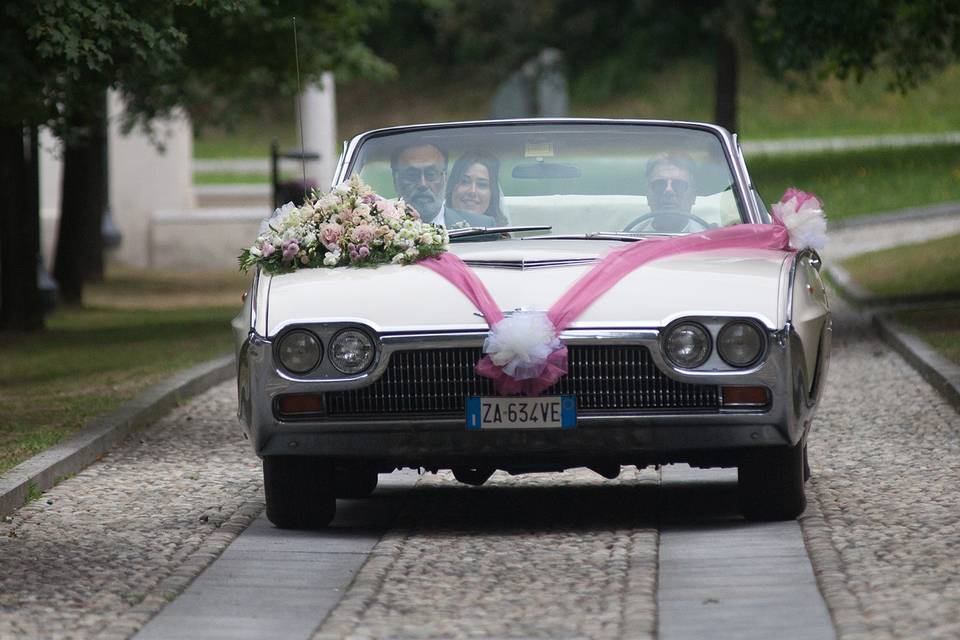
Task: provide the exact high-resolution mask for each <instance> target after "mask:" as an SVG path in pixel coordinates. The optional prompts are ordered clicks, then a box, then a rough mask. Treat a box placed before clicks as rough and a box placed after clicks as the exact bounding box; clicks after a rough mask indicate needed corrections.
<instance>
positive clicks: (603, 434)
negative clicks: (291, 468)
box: [238, 326, 819, 466]
mask: <svg viewBox="0 0 960 640" xmlns="http://www.w3.org/2000/svg"><path fill="white" fill-rule="evenodd" d="M484 336H485V333H457V334H438V335H388V336H381V338H380V340H381V347H382V352H381V354H380V357H379V360H378V361H377V363H376V364H375V365H374V367H373V369H372V370H371V371H370V373H368V374H366V375H362V376H358V377H355V378H342V379H333V380H310V379H294V378H291V377H290V376H289V375H287V374H284V373H281V372H280V371H278V368H277V367H276V366H275V363H274V355H273V344H272V343H271V342H270V341H269V340H266V339H264V338H262V337H260V336H257V335H255V334H250V336H249V337H248V339H247V340H246V342H245V343H244V344H243V347H242V349H241V350H240V356H239V363H238V365H239V366H238V393H239V411H238V413H239V416H240V419H241V422H242V423H243V426H244V429H245V431H246V433H247V435H248V437H249V438H250V440H251V442H252V444H253V447H254V451H255V452H256V453H257V455H260V456H268V455H316V456H330V457H337V458H364V459H377V460H380V461H384V462H387V463H390V464H397V465H405V466H444V465H445V464H450V463H451V462H452V461H456V463H458V464H464V463H467V462H468V461H471V460H476V461H480V460H483V461H488V462H490V461H505V460H518V461H521V460H522V461H532V460H543V461H548V460H549V461H572V462H576V461H578V460H580V461H584V463H585V462H586V461H594V460H598V459H603V460H608V461H620V462H621V463H622V464H637V463H641V462H642V463H643V464H652V463H667V462H679V461H697V460H701V459H704V460H706V462H708V463H710V464H735V463H736V462H735V458H736V455H737V452H738V451H743V450H747V449H751V448H756V447H768V446H784V445H792V444H795V443H796V442H798V441H799V440H800V438H801V437H802V436H803V433H804V430H805V429H806V428H807V426H808V424H809V414H810V412H811V411H812V407H813V406H814V405H815V395H816V394H817V393H818V391H819V390H818V389H815V390H814V394H812V396H813V397H811V396H808V394H806V393H805V392H804V391H803V390H802V376H801V375H800V374H799V371H798V369H797V365H796V364H795V363H797V362H801V361H802V360H803V359H802V357H800V356H802V354H800V353H798V352H797V350H798V349H799V348H800V346H799V340H798V339H797V337H796V334H795V333H794V332H793V331H792V329H791V328H790V327H789V326H788V327H786V328H784V329H782V330H780V331H776V332H771V333H770V334H769V338H768V339H769V342H768V350H767V355H766V357H765V358H764V360H763V361H762V362H761V364H759V365H758V366H756V367H753V368H751V369H746V370H738V371H719V372H718V371H678V370H676V369H674V368H673V367H671V366H670V365H668V364H667V362H666V361H665V359H664V358H663V356H662V355H661V354H660V350H659V346H658V331H656V330H629V331H591V330H584V329H578V330H572V331H567V332H564V334H563V336H562V338H563V340H564V342H565V343H566V344H568V345H577V344H598V343H599V344H613V345H616V344H623V345H643V346H646V347H647V348H648V350H649V353H650V355H651V357H652V359H653V361H654V363H655V365H656V367H657V369H658V370H659V371H660V372H662V373H663V374H665V375H666V376H667V377H669V378H671V379H673V380H677V381H679V382H687V383H695V384H702V385H750V386H765V387H767V388H768V389H770V391H771V402H770V405H769V406H768V407H767V408H765V409H763V410H758V409H736V408H720V409H715V410H712V411H709V412H677V411H670V412H661V413H656V412H648V411H644V412H636V413H633V414H631V413H625V412H622V411H620V412H615V413H611V414H610V415H603V414H602V413H601V414H597V412H593V413H592V414H591V415H579V416H578V424H577V427H576V428H575V429H564V430H559V429H558V430H509V431H508V430H500V431H492V432H476V431H470V432H468V431H467V430H466V417H465V416H461V417H449V416H445V417H429V416H427V417H424V416H411V417H407V418H403V417H391V416H384V417H382V418H380V417H363V418H358V419H343V418H342V417H341V418H325V419H322V420H297V421H284V420H280V419H278V418H277V416H276V415H275V413H274V399H275V398H276V397H277V396H278V395H280V394H284V393H317V392H328V391H340V390H345V389H354V388H360V387H363V386H366V385H370V384H371V383H372V382H373V381H375V380H376V379H378V378H379V377H380V376H382V375H383V374H384V371H385V369H386V366H387V362H388V360H389V358H390V356H391V355H392V354H393V353H395V352H398V351H405V350H414V349H430V348H444V347H456V346H468V347H475V346H478V345H481V344H482V342H483V338H484ZM795 352H797V353H795ZM798 377H799V378H800V380H798ZM804 398H807V401H804ZM731 460H733V462H730V461H731Z"/></svg>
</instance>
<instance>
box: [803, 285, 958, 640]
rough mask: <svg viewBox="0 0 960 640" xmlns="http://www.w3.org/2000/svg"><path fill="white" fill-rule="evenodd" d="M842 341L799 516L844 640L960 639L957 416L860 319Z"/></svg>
mask: <svg viewBox="0 0 960 640" xmlns="http://www.w3.org/2000/svg"><path fill="white" fill-rule="evenodd" d="M834 313H835V323H836V326H837V333H836V334H835V335H836V337H835V339H834V345H833V359H832V361H831V371H830V374H829V380H828V384H827V390H826V393H825V397H824V401H823V404H822V405H821V407H820V411H819V414H818V418H817V421H816V422H815V426H814V428H815V430H816V433H815V437H813V438H811V440H810V462H811V466H812V468H813V478H812V480H811V482H810V483H809V484H808V485H807V487H808V488H807V490H808V493H809V494H810V497H811V498H812V500H811V503H810V506H809V507H808V508H807V512H806V514H805V515H804V516H803V518H802V519H801V524H802V525H803V528H804V533H805V536H806V538H807V546H808V548H809V549H810V551H811V558H812V560H813V565H814V569H815V571H817V572H818V577H819V579H820V585H821V591H822V592H823V593H824V596H825V598H826V600H827V603H828V605H829V606H830V607H831V609H832V611H833V615H834V621H835V623H836V625H837V627H838V631H839V632H840V634H841V636H842V637H844V638H958V637H960V492H958V491H960V416H958V414H957V412H956V411H954V409H953V408H952V407H951V406H950V405H949V404H947V403H946V401H944V400H943V398H941V397H940V395H939V394H938V393H937V392H936V391H935V390H934V389H933V388H932V387H931V386H930V385H928V384H927V383H926V382H924V381H923V379H922V378H921V377H920V376H919V374H917V372H916V371H914V370H913V369H912V368H911V367H910V366H909V365H908V364H907V363H906V362H905V361H904V360H903V359H902V358H901V357H900V356H899V355H897V354H896V353H895V352H893V351H892V350H891V349H889V348H888V347H886V346H885V345H883V344H882V343H880V342H879V341H878V340H877V339H876V338H875V337H874V334H873V331H872V330H871V328H870V327H869V325H868V323H867V320H866V319H865V318H864V317H862V316H857V315H854V314H853V313H851V312H850V310H849V309H848V308H847V307H845V305H842V304H839V303H836V302H835V304H834Z"/></svg>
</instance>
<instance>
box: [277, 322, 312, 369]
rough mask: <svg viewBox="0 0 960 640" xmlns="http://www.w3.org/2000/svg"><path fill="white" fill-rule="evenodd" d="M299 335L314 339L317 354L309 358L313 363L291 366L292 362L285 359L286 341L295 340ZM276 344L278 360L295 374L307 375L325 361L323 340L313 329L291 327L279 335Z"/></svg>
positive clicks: (310, 339)
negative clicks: (298, 366)
mask: <svg viewBox="0 0 960 640" xmlns="http://www.w3.org/2000/svg"><path fill="white" fill-rule="evenodd" d="M299 336H302V337H305V338H306V339H307V340H308V341H312V342H313V346H314V347H315V349H316V355H315V356H314V357H308V358H307V360H309V361H311V362H312V364H310V365H309V366H304V367H303V368H297V367H295V366H291V364H290V362H289V361H286V360H285V359H284V346H285V343H287V341H288V340H295V339H297V337H299ZM275 344H276V347H275V349H276V358H277V362H279V363H280V366H281V367H283V368H284V369H285V370H287V371H288V372H290V373H292V374H294V375H300V376H302V375H306V374H308V373H310V372H311V371H313V370H314V369H316V368H317V367H318V366H320V363H321V362H322V361H323V355H324V354H323V342H322V341H321V340H320V338H319V337H317V335H316V334H315V333H314V332H313V331H310V330H309V329H304V328H294V329H290V330H289V331H285V332H284V333H283V335H281V336H279V337H278V339H277V341H276V343H275Z"/></svg>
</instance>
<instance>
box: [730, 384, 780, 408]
mask: <svg viewBox="0 0 960 640" xmlns="http://www.w3.org/2000/svg"><path fill="white" fill-rule="evenodd" d="M769 402H770V392H769V391H768V390H767V388H766V387H723V406H725V407H763V406H766V405H767V404H768V403H769Z"/></svg>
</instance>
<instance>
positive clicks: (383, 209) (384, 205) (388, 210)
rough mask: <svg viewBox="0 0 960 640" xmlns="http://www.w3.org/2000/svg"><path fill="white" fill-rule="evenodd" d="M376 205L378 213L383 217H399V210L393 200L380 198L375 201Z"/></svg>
mask: <svg viewBox="0 0 960 640" xmlns="http://www.w3.org/2000/svg"><path fill="white" fill-rule="evenodd" d="M377 207H379V209H380V215H382V216H383V217H384V218H390V219H391V220H399V219H400V212H399V211H398V210H397V205H396V204H394V202H393V200H381V201H380V202H378V203H377Z"/></svg>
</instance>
